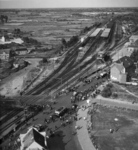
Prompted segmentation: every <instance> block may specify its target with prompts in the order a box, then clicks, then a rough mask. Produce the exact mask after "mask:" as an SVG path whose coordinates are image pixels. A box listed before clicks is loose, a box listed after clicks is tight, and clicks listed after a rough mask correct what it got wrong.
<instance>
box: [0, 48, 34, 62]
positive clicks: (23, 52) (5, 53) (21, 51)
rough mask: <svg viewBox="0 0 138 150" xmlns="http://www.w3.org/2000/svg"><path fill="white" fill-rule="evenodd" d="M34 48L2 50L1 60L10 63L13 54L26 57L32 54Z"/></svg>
mask: <svg viewBox="0 0 138 150" xmlns="http://www.w3.org/2000/svg"><path fill="white" fill-rule="evenodd" d="M31 50H32V48H26V47H19V48H15V49H13V50H11V49H1V50H0V59H1V60H6V61H8V60H9V58H10V57H11V56H12V53H14V54H17V55H26V54H28V53H30V52H31Z"/></svg>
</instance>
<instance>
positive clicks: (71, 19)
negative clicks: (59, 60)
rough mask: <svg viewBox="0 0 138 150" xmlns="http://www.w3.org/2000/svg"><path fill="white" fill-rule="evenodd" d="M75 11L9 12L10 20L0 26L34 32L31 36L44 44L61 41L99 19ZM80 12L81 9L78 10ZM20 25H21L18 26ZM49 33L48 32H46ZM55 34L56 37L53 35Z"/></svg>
mask: <svg viewBox="0 0 138 150" xmlns="http://www.w3.org/2000/svg"><path fill="white" fill-rule="evenodd" d="M74 12H75V10H73V11H70V10H69V11H57V12H55V11H49V12H42V11H38V12H35V11H31V12H30V11H29V10H26V11H19V12H18V13H12V12H9V13H8V17H9V18H10V19H9V22H8V23H6V24H4V25H0V28H3V27H4V28H8V29H15V28H19V29H20V30H21V31H24V32H33V34H32V36H31V38H34V39H37V38H38V37H39V39H38V40H39V41H40V42H41V41H42V43H43V44H49V43H50V44H51V41H53V38H54V39H55V41H54V43H59V42H60V41H61V39H62V38H65V39H66V40H69V38H70V37H71V36H74V35H78V34H79V33H80V31H81V29H83V28H84V27H86V26H88V27H89V26H92V25H93V24H94V23H95V22H96V21H99V19H97V20H96V19H95V17H91V18H90V17H87V16H83V15H82V16H74V15H72V14H73V13H74ZM77 13H81V11H80V12H79V10H78V11H77ZM16 25H19V26H16ZM47 32H48V33H49V34H46V35H45V33H47ZM53 35H54V37H53Z"/></svg>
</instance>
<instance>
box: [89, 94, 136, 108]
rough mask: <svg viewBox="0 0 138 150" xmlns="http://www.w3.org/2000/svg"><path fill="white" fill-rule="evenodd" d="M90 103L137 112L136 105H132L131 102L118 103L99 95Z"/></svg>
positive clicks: (115, 100) (118, 101)
mask: <svg viewBox="0 0 138 150" xmlns="http://www.w3.org/2000/svg"><path fill="white" fill-rule="evenodd" d="M91 102H97V103H100V104H101V105H110V106H116V107H122V108H127V109H133V110H138V103H134V104H132V102H126V101H120V100H117V99H110V98H104V97H102V96H100V95H98V96H97V97H96V99H92V98H91Z"/></svg>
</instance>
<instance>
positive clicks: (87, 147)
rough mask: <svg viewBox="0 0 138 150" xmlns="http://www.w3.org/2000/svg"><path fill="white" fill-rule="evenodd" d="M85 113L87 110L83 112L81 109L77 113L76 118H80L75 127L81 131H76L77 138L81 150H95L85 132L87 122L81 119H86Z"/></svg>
mask: <svg viewBox="0 0 138 150" xmlns="http://www.w3.org/2000/svg"><path fill="white" fill-rule="evenodd" d="M87 112H88V108H87V109H85V111H83V110H81V109H79V111H78V118H80V117H82V118H81V119H80V120H78V121H77V122H76V125H77V126H80V127H81V129H78V130H77V136H78V140H79V143H80V145H81V147H82V149H83V150H95V147H94V146H93V144H92V141H91V140H90V137H89V134H88V131H87V126H86V125H87V121H86V120H84V119H83V117H87Z"/></svg>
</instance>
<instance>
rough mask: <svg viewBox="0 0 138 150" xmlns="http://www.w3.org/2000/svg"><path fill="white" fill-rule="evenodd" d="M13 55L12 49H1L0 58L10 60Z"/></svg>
mask: <svg viewBox="0 0 138 150" xmlns="http://www.w3.org/2000/svg"><path fill="white" fill-rule="evenodd" d="M10 55H11V51H10V49H2V50H0V59H1V60H6V61H8V60H9V58H10Z"/></svg>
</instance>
